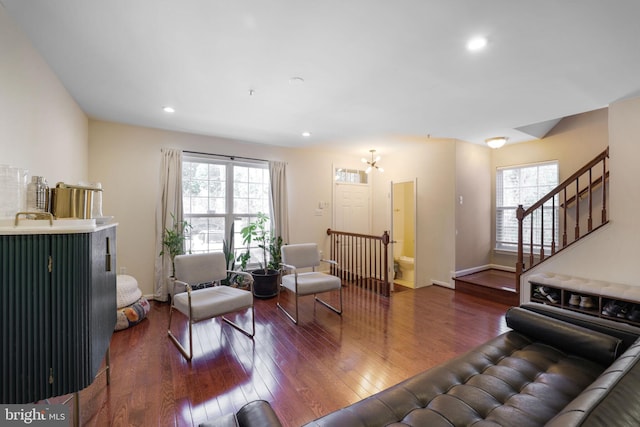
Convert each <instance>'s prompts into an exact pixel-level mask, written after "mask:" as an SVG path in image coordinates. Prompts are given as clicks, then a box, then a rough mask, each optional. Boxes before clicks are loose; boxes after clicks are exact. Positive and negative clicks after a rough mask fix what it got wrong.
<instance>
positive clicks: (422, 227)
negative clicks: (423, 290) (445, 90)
mask: <svg viewBox="0 0 640 427" xmlns="http://www.w3.org/2000/svg"><path fill="white" fill-rule="evenodd" d="M398 142H399V143H400V142H402V143H403V144H404V145H403V146H402V148H401V149H398V150H397V151H396V152H394V153H391V154H389V155H388V156H385V157H384V159H383V160H384V165H383V166H384V168H385V172H384V174H374V178H375V179H374V183H373V185H374V187H373V190H374V191H373V204H374V231H375V232H381V231H383V230H389V227H390V224H391V199H390V190H391V182H392V181H394V182H402V181H411V180H414V179H415V180H416V188H415V191H416V194H417V202H416V218H417V220H416V223H417V224H416V230H415V233H416V253H415V256H414V259H415V267H416V271H415V275H416V287H422V286H429V285H431V284H434V283H435V284H440V285H444V286H451V277H452V272H453V270H454V260H455V202H454V200H455V197H454V194H455V186H456V183H455V157H456V141H455V140H452V139H436V138H431V139H424V138H415V139H411V138H408V139H407V138H404V139H401V140H400V139H399V140H398Z"/></svg>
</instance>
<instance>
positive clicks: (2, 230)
mask: <svg viewBox="0 0 640 427" xmlns="http://www.w3.org/2000/svg"><path fill="white" fill-rule="evenodd" d="M114 225H117V223H115V222H114V221H113V218H112V217H109V218H99V219H98V220H96V219H95V218H93V219H71V218H69V219H67V218H65V219H54V220H53V223H51V222H50V221H49V220H48V219H37V220H33V219H20V221H19V222H18V225H15V219H14V218H0V235H14V234H67V233H91V232H94V231H98V230H101V229H103V228H105V227H110V226H114Z"/></svg>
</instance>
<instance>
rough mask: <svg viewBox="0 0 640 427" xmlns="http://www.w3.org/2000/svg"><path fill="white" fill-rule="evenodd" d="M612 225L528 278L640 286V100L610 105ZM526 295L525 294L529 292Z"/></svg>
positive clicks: (554, 259)
mask: <svg viewBox="0 0 640 427" xmlns="http://www.w3.org/2000/svg"><path fill="white" fill-rule="evenodd" d="M608 117H609V120H608V125H609V126H608V127H609V159H610V163H609V166H610V169H609V170H610V174H611V175H610V181H609V188H610V197H609V201H610V209H609V218H610V223H609V224H608V225H607V226H606V227H604V228H602V229H601V230H598V231H596V232H595V233H594V234H592V235H590V236H589V237H587V238H586V239H584V240H581V241H580V242H578V243H577V244H575V245H574V246H572V247H571V250H568V251H563V252H561V253H560V254H558V255H557V256H555V257H553V258H551V259H549V260H548V261H545V262H544V263H543V264H541V265H539V266H538V267H536V268H533V269H531V270H530V271H529V272H528V273H527V274H525V275H523V277H522V281H521V284H522V285H523V288H522V289H523V290H525V292H526V287H525V284H526V280H527V276H528V275H529V274H532V273H536V272H541V271H548V272H554V273H561V274H568V275H573V276H578V277H586V278H590V279H595V280H604V281H610V282H616V283H626V284H629V285H634V286H640V284H639V283H638V280H637V279H636V278H637V274H638V273H637V269H636V265H637V262H638V260H637V257H636V254H637V252H636V251H637V250H638V236H640V221H638V213H637V212H638V208H639V207H640V191H638V174H639V169H638V166H637V162H638V158H640V144H638V138H639V135H640V120H638V117H640V98H634V99H629V100H624V101H620V102H616V103H614V104H612V105H611V106H610V107H609V114H608ZM525 292H523V293H525Z"/></svg>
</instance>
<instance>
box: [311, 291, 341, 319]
mask: <svg viewBox="0 0 640 427" xmlns="http://www.w3.org/2000/svg"><path fill="white" fill-rule="evenodd" d="M339 293H340V309H337V308H335V307H334V306H332V305H331V304H329V303H328V302H326V301H324V300H321V299H320V298H318V297H317V296H316V295H314V296H313V297H314V298H315V300H316V301H318V302H319V303H321V304H322V305H324V306H325V307H327V308H328V309H329V310H331V311H333V312H335V313H338V314H339V315H340V316H342V287H340V290H339Z"/></svg>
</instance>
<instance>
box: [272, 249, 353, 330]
mask: <svg viewBox="0 0 640 427" xmlns="http://www.w3.org/2000/svg"><path fill="white" fill-rule="evenodd" d="M281 254H282V267H283V268H284V269H285V270H290V271H291V274H287V275H283V276H282V285H281V287H282V288H285V289H288V290H289V291H291V292H293V293H294V294H295V316H293V315H292V314H291V313H289V312H288V311H287V310H286V309H285V308H284V307H283V306H282V305H281V304H280V292H278V302H277V303H276V305H277V307H278V308H280V310H282V311H283V312H284V314H286V315H287V316H288V317H289V319H291V320H292V321H293V323H295V324H297V323H298V298H299V297H301V296H305V295H314V298H315V300H316V301H318V302H320V303H321V304H323V305H324V306H325V307H327V308H329V309H330V310H332V311H334V312H336V313H338V314H339V315H342V282H341V280H340V278H339V277H336V276H333V275H331V274H326V273H322V272H318V271H315V268H316V267H318V266H319V265H320V262H321V261H322V262H327V263H330V264H333V265H338V264H337V263H336V262H335V261H332V260H324V259H321V258H320V252H319V251H318V245H316V244H315V243H301V244H295V245H285V246H283V247H282V249H281ZM303 268H311V270H312V271H305V272H300V271H299V269H303ZM281 291H282V290H281ZM331 291H338V292H339V295H340V296H339V298H340V308H336V307H333V306H332V305H330V304H329V303H327V302H326V301H323V300H321V299H319V298H318V297H317V295H316V294H319V293H323V292H331Z"/></svg>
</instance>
